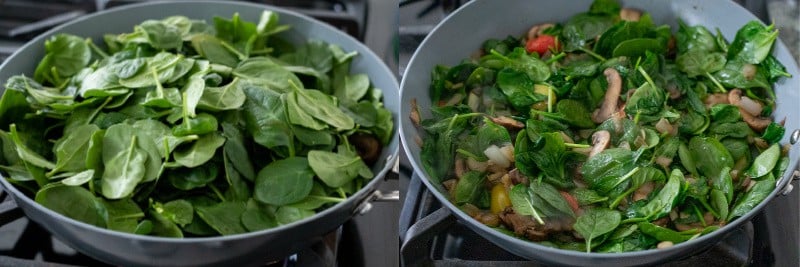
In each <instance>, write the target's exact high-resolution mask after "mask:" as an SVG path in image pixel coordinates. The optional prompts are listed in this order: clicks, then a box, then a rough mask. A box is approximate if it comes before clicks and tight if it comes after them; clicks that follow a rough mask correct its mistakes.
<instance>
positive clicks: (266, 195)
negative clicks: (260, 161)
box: [253, 155, 314, 206]
mask: <svg viewBox="0 0 800 267" xmlns="http://www.w3.org/2000/svg"><path fill="white" fill-rule="evenodd" d="M309 157H310V155H309ZM309 163H310V162H309V159H306V158H301V157H294V158H287V159H282V160H279V161H273V162H271V163H270V164H269V165H267V166H266V167H264V168H263V169H261V170H260V171H259V172H258V176H257V177H256V180H255V190H254V192H253V193H254V194H253V197H254V198H255V199H256V200H258V201H260V202H262V203H266V204H270V205H275V206H283V205H286V204H290V203H295V202H298V201H300V200H303V199H304V198H306V197H307V196H308V194H309V193H310V192H311V187H312V186H313V185H314V171H313V170H312V169H311V167H310V166H309Z"/></svg>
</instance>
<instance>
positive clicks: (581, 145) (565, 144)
mask: <svg viewBox="0 0 800 267" xmlns="http://www.w3.org/2000/svg"><path fill="white" fill-rule="evenodd" d="M564 146H566V147H568V148H590V147H592V146H591V145H587V144H575V143H564Z"/></svg>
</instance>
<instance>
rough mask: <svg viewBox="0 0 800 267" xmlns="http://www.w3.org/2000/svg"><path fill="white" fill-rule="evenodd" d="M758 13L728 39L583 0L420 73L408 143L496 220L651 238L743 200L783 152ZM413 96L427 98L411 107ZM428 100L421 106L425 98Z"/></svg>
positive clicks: (553, 240)
mask: <svg viewBox="0 0 800 267" xmlns="http://www.w3.org/2000/svg"><path fill="white" fill-rule="evenodd" d="M777 36H778V33H777V30H775V29H774V27H773V26H764V25H762V24H761V23H759V22H757V21H752V22H750V23H747V24H745V25H744V26H742V28H741V29H740V30H739V31H738V33H737V34H736V37H735V38H734V39H733V42H731V43H728V42H727V41H726V40H725V38H724V37H723V36H722V35H721V34H720V32H719V30H717V31H716V33H714V32H712V31H711V30H709V29H707V28H705V27H703V26H701V25H697V26H690V25H686V24H684V23H682V22H680V26H679V27H678V29H677V31H676V32H675V33H673V30H672V29H670V27H669V26H668V25H656V24H654V23H653V21H652V18H651V17H650V15H648V14H647V13H643V12H642V11H638V10H633V9H625V8H621V7H620V5H619V3H617V2H616V1H613V0H597V1H595V2H594V3H593V4H592V5H591V7H590V9H589V11H588V12H585V13H581V14H577V15H575V16H573V17H572V18H570V19H569V20H568V21H566V22H563V23H560V24H559V23H554V24H541V25H536V26H533V27H532V28H531V29H530V31H529V32H528V33H527V34H526V35H524V36H521V37H519V38H518V37H514V36H510V37H508V38H506V39H502V40H495V39H490V40H487V41H485V42H484V43H483V47H482V48H481V49H480V51H479V52H478V53H476V56H474V57H472V58H467V59H465V60H463V62H462V63H461V64H458V65H456V66H452V67H447V66H437V67H436V68H435V69H434V70H433V73H432V81H431V86H430V97H431V100H432V103H435V106H433V107H430V114H431V117H430V118H427V119H424V120H423V119H422V118H421V117H420V111H419V110H418V107H417V106H416V103H415V102H414V103H411V104H412V110H413V111H412V114H411V118H410V119H411V120H412V121H413V122H414V123H416V124H417V125H418V126H419V127H420V128H421V129H423V130H424V132H425V133H426V134H427V137H426V138H425V141H424V143H422V153H421V159H422V162H423V165H424V167H425V171H426V172H427V173H428V175H429V177H430V178H431V179H432V180H433V181H435V182H440V183H441V184H442V185H443V186H444V188H445V189H446V190H447V193H449V197H450V199H451V200H452V202H453V203H455V204H456V205H457V206H459V207H460V208H461V209H462V210H463V211H465V212H466V213H467V214H469V215H470V216H471V217H473V218H475V219H476V220H478V221H480V222H481V223H483V224H486V225H488V226H490V227H496V228H497V230H498V231H501V232H504V233H508V234H510V235H513V236H518V237H521V238H525V239H528V240H531V241H534V242H538V243H540V244H543V245H546V246H553V247H559V248H563V249H571V250H578V251H586V252H625V251H636V250H646V249H653V248H664V247H669V246H672V245H673V244H676V243H680V242H684V241H687V240H690V239H693V238H697V237H698V236H700V235H703V234H706V233H709V232H711V231H714V230H715V229H718V228H720V227H721V226H724V225H725V224H726V223H727V222H730V221H732V220H734V219H736V218H738V217H740V216H742V215H744V214H746V213H747V212H748V211H750V210H751V209H753V207H755V206H756V205H758V204H759V203H761V201H763V200H764V199H765V198H766V197H767V195H768V194H769V193H770V192H771V191H773V190H774V188H775V183H776V179H777V178H779V177H781V175H782V173H783V171H784V170H785V169H786V168H787V166H788V158H787V153H788V151H787V150H788V147H783V146H781V145H780V144H778V141H779V140H781V138H782V137H783V134H784V131H785V129H784V127H783V126H782V123H781V122H780V120H782V119H784V118H776V119H777V120H779V121H778V122H775V121H773V119H772V118H771V114H772V111H773V110H774V108H775V94H774V92H773V90H772V84H773V83H774V82H775V81H777V80H779V79H781V78H782V77H790V76H791V75H789V74H788V73H787V72H786V70H785V68H784V66H783V65H781V63H780V62H778V60H776V59H775V58H774V57H773V56H772V55H771V54H770V51H771V49H772V46H773V43H774V41H775V39H776V38H777ZM424 108H426V109H427V108H428V107H424ZM425 114H427V113H425Z"/></svg>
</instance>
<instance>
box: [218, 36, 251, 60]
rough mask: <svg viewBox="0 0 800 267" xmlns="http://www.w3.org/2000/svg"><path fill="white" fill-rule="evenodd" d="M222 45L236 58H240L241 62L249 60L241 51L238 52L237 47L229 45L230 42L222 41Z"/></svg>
mask: <svg viewBox="0 0 800 267" xmlns="http://www.w3.org/2000/svg"><path fill="white" fill-rule="evenodd" d="M220 44H222V47H224V48H225V50H228V51H229V52H231V53H233V54H234V55H236V57H238V58H239V60H245V59H247V56H246V55H244V54H242V52H239V50H238V49H236V48H235V47H233V46H232V45H231V44H229V43H228V42H226V41H220Z"/></svg>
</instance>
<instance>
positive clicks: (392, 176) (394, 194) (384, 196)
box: [353, 156, 400, 215]
mask: <svg viewBox="0 0 800 267" xmlns="http://www.w3.org/2000/svg"><path fill="white" fill-rule="evenodd" d="M399 163H400V161H398V160H397V158H395V157H393V156H389V158H387V159H386V165H391V166H392V168H391V169H390V170H389V172H387V173H386V175H384V177H383V180H384V181H390V180H394V181H398V180H400V174H399V170H398V168H399V166H400V165H399ZM399 201H400V191H399V190H392V191H386V192H384V191H381V190H375V192H373V193H372V194H371V195H369V196H367V198H365V199H364V200H362V201H361V203H359V204H358V206H356V209H355V210H354V212H353V213H354V214H358V215H364V214H366V213H367V212H369V211H370V210H371V209H372V202H399Z"/></svg>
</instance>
